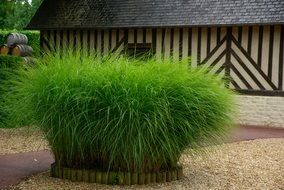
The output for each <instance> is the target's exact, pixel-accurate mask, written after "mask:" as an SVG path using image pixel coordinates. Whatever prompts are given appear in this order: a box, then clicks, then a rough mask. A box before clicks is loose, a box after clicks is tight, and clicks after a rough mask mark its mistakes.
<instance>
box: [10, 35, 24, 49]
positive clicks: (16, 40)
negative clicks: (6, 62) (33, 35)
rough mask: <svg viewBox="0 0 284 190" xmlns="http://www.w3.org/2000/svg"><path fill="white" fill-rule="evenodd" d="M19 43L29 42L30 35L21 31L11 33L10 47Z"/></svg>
mask: <svg viewBox="0 0 284 190" xmlns="http://www.w3.org/2000/svg"><path fill="white" fill-rule="evenodd" d="M17 44H28V37H27V36H26V35H24V34H20V33H11V34H9V35H8V36H7V45H8V47H13V46H15V45H17Z"/></svg>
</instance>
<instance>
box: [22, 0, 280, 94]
mask: <svg viewBox="0 0 284 190" xmlns="http://www.w3.org/2000/svg"><path fill="white" fill-rule="evenodd" d="M283 23H284V1H283V0H257V1H251V0H230V1H227V0H169V1H165V0H127V1H126V0H60V1H58V0H44V1H43V3H42V5H41V6H40V8H39V9H38V11H37V13H36V14H35V16H34V17H33V19H32V21H31V22H30V24H29V25H28V27H27V28H29V29H37V30H40V31H41V47H42V48H43V50H44V51H52V50H57V51H64V50H65V49H66V48H67V47H79V48H81V49H85V50H86V51H88V52H94V51H96V52H97V53H99V54H104V53H109V52H121V51H127V50H129V51H132V52H133V50H134V52H143V51H148V50H151V51H152V52H154V53H155V55H156V56H157V57H158V58H163V57H167V58H168V57H172V58H173V59H182V58H187V57H189V56H190V57H191V58H192V60H191V66H192V67H196V66H198V65H205V66H206V67H208V68H210V70H211V72H214V73H218V74H219V75H221V76H222V75H227V76H230V78H231V83H230V84H229V85H228V86H229V87H230V88H232V89H236V90H237V91H239V92H241V93H245V94H255V95H277V96H284V76H283V73H284V66H283V64H284V63H283V45H284V25H283Z"/></svg>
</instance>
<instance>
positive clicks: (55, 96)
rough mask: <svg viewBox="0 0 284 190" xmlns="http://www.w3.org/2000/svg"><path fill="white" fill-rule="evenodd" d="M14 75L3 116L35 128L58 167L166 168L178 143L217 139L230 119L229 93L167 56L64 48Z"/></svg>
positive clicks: (186, 145)
mask: <svg viewBox="0 0 284 190" xmlns="http://www.w3.org/2000/svg"><path fill="white" fill-rule="evenodd" d="M19 76H20V77H19V78H18V79H17V80H14V81H12V83H13V85H14V89H13V93H11V94H10V95H8V96H7V102H10V107H9V108H10V109H11V110H10V113H11V118H14V120H15V119H17V120H18V121H20V120H21V122H23V120H24V122H25V123H29V124H33V125H37V126H39V127H41V128H42V130H43V131H44V132H45V134H46V137H47V139H48V142H49V144H50V147H51V149H52V152H53V154H54V157H55V164H56V165H57V166H60V167H66V168H72V169H86V170H88V169H90V170H96V171H107V172H110V171H115V172H128V173H151V172H152V173H153V172H160V171H169V170H171V169H172V168H176V167H178V160H179V158H180V156H181V154H182V153H183V152H184V150H185V149H188V148H198V147H200V146H204V144H211V143H214V142H217V141H219V140H220V139H222V138H221V137H223V136H224V135H225V134H226V132H227V130H228V129H229V127H230V126H231V125H232V117H231V113H232V111H233V96H232V95H233V94H232V92H231V91H230V90H228V89H226V88H224V87H222V85H221V81H220V80H219V79H218V78H217V77H216V76H214V75H212V74H208V73H207V72H206V71H204V70H203V69H188V67H187V65H185V64H182V63H174V64H173V63H172V62H171V61H170V60H164V61H162V62H161V61H160V60H159V61H156V60H155V59H148V60H145V59H144V60H143V59H141V60H134V59H128V58H125V57H122V56H114V55H112V56H107V57H104V58H99V57H91V56H81V55H80V54H72V53H67V54H65V55H63V56H62V55H50V56H46V57H45V58H43V59H42V60H41V61H40V64H39V65H38V66H36V67H33V68H30V69H25V70H21V71H20V74H19ZM12 105H13V106H12Z"/></svg>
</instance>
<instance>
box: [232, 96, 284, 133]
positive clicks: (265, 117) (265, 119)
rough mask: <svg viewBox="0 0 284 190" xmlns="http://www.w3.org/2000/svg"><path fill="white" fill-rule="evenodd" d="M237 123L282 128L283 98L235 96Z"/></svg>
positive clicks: (283, 123)
mask: <svg viewBox="0 0 284 190" xmlns="http://www.w3.org/2000/svg"><path fill="white" fill-rule="evenodd" d="M237 104H238V107H239V109H238V111H239V117H238V122H239V123H240V124H244V125H259V126H270V127H281V128H284V97H271V96H269V97H268V96H246V95H239V96H237Z"/></svg>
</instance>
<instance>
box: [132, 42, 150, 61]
mask: <svg viewBox="0 0 284 190" xmlns="http://www.w3.org/2000/svg"><path fill="white" fill-rule="evenodd" d="M126 49H127V51H126V52H127V54H128V55H129V56H131V57H134V58H139V57H144V56H146V57H147V56H148V55H151V53H152V51H151V50H152V45H151V43H129V44H128V45H127V47H126Z"/></svg>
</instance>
